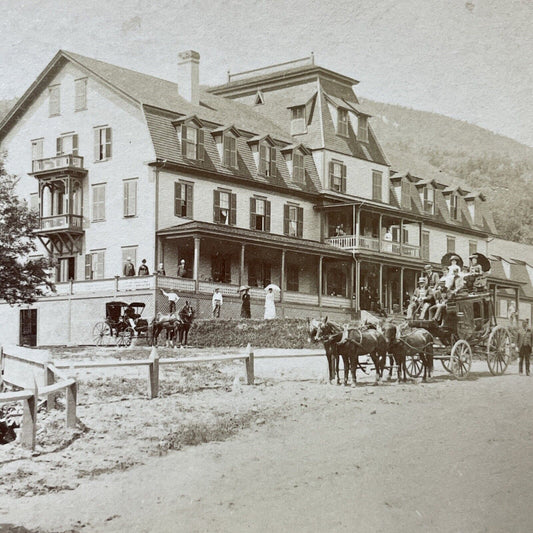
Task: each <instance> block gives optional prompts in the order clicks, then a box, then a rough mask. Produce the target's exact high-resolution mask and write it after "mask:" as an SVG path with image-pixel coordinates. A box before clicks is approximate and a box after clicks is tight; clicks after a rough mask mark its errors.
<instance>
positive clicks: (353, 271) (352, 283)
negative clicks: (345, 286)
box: [348, 259, 355, 309]
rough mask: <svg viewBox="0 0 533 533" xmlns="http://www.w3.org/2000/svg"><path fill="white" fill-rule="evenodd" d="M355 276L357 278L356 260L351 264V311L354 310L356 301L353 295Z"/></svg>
mask: <svg viewBox="0 0 533 533" xmlns="http://www.w3.org/2000/svg"><path fill="white" fill-rule="evenodd" d="M354 276H355V261H354V259H352V261H351V262H350V284H349V291H350V292H349V296H348V297H349V298H350V309H353V308H354V300H353V295H354V285H355V284H354V279H353V278H354Z"/></svg>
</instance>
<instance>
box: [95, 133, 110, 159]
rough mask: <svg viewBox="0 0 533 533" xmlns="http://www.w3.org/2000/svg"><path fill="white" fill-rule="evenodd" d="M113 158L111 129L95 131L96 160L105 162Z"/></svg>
mask: <svg viewBox="0 0 533 533" xmlns="http://www.w3.org/2000/svg"><path fill="white" fill-rule="evenodd" d="M110 157H111V128H109V127H108V126H103V127H100V128H95V129H94V160H95V161H105V160H106V159H109V158H110Z"/></svg>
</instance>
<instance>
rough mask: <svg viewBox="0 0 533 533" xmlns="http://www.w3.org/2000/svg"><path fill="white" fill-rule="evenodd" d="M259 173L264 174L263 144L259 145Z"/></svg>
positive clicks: (264, 154) (264, 150) (264, 152)
mask: <svg viewBox="0 0 533 533" xmlns="http://www.w3.org/2000/svg"><path fill="white" fill-rule="evenodd" d="M259 174H261V175H265V174H266V146H265V145H264V144H260V145H259Z"/></svg>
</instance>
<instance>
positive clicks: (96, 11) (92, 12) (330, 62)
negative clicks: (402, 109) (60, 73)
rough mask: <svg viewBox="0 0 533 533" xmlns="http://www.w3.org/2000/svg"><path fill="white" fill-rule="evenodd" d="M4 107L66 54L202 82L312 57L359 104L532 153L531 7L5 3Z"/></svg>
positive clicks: (94, 0)
mask: <svg viewBox="0 0 533 533" xmlns="http://www.w3.org/2000/svg"><path fill="white" fill-rule="evenodd" d="M0 13H1V14H2V16H1V18H0V98H1V99H5V98H13V97H18V96H21V95H22V94H23V93H24V91H25V90H26V89H27V88H28V87H29V85H30V84H31V83H32V82H33V81H34V80H35V78H36V77H37V75H38V74H39V73H40V72H41V70H42V69H43V68H44V67H45V66H46V65H47V63H48V62H49V61H50V60H51V59H52V57H53V56H54V55H55V53H56V52H57V51H58V50H59V49H61V48H62V49H65V50H69V51H72V52H77V53H80V54H83V55H87V56H90V57H94V58H97V59H101V60H103V61H107V62H110V63H114V64H117V65H120V66H123V67H127V68H132V69H134V70H138V71H141V72H146V73H148V74H152V75H155V76H159V77H162V78H166V79H170V80H176V78H177V56H178V52H180V51H183V50H188V49H193V50H196V51H198V52H199V53H200V55H201V60H200V81H201V83H204V84H208V85H216V84H220V83H224V82H225V81H226V80H227V72H228V70H229V71H231V72H240V71H243V70H248V69H253V68H259V67H262V66H266V65H271V64H274V63H280V62H284V61H289V60H291V59H297V58H301V57H306V56H309V55H310V53H311V52H314V54H315V60H316V63H317V64H318V65H320V66H323V67H326V68H330V69H332V70H335V71H338V72H340V73H342V74H345V75H347V76H350V77H354V78H355V79H357V80H359V81H360V84H359V85H358V86H357V87H356V88H355V91H356V93H357V94H358V95H360V96H362V97H366V98H370V99H373V100H378V101H381V102H387V103H393V104H400V105H403V106H407V107H411V108H414V109H421V110H425V111H433V112H437V113H441V114H444V115H447V116H450V117H454V118H458V119H461V120H465V121H467V122H471V123H473V124H477V125H479V126H481V127H484V128H487V129H489V130H492V131H494V132H496V133H500V134H502V135H506V136H508V137H511V138H513V139H516V140H518V141H520V142H522V143H524V144H527V145H529V146H533V120H532V119H533V98H532V96H533V31H531V28H532V27H533V0H330V1H329V2H325V1H324V0H321V1H314V0H292V1H290V2H282V1H280V0H270V1H259V0H248V1H244V0H240V1H237V0H225V1H220V0H218V1H215V0H209V1H207V0H192V1H188V0H187V1H185V0H142V1H140V0H114V1H110V0H83V1H80V0H70V1H68V2H66V1H64V0H61V1H57V0H37V1H35V0H30V1H25V0H17V1H16V0H0Z"/></svg>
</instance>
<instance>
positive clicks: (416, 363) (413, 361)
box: [405, 354, 424, 378]
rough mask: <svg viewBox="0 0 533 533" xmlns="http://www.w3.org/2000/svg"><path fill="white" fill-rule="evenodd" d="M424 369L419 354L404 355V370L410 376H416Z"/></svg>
mask: <svg viewBox="0 0 533 533" xmlns="http://www.w3.org/2000/svg"><path fill="white" fill-rule="evenodd" d="M422 370H424V363H423V362H422V358H421V357H420V355H419V354H415V355H406V356H405V371H406V372H407V375H408V376H409V377H410V378H417V377H419V376H420V374H422Z"/></svg>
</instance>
